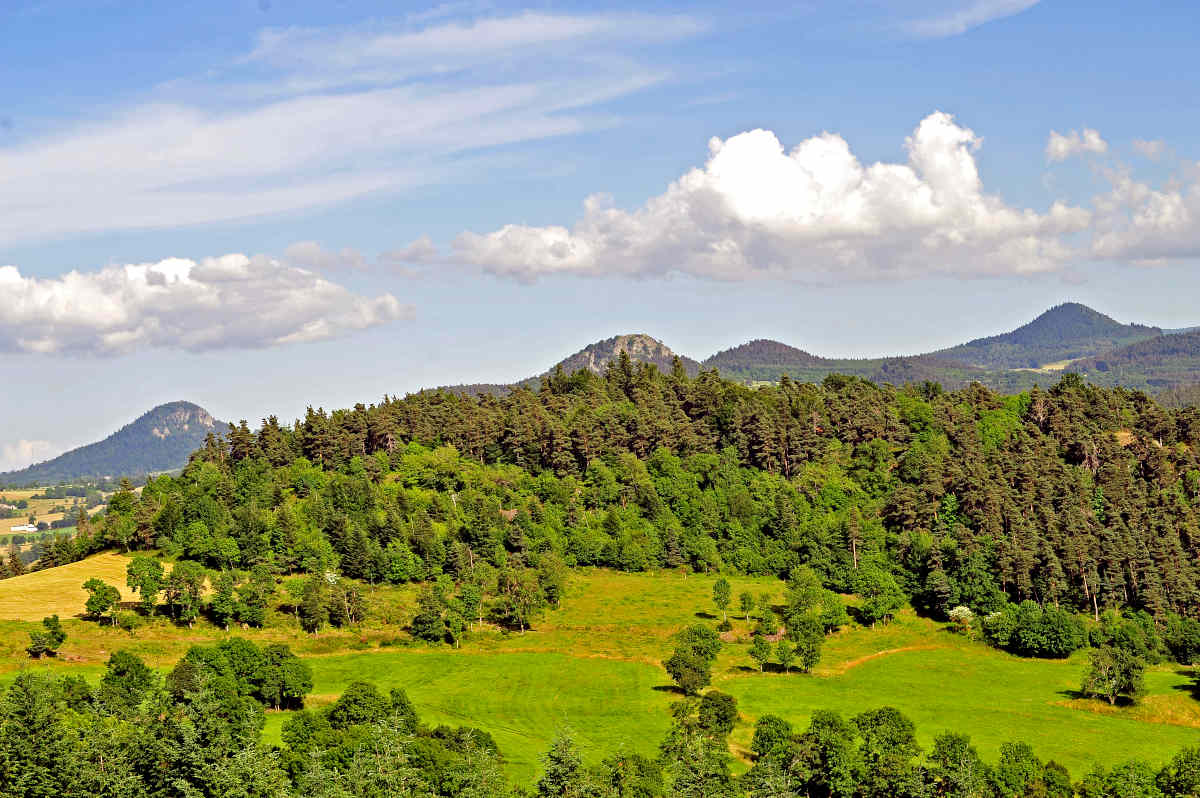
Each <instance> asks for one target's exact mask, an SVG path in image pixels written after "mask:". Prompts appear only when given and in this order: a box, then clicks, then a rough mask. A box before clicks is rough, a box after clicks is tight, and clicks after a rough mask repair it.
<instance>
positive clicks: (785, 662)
mask: <svg viewBox="0 0 1200 798" xmlns="http://www.w3.org/2000/svg"><path fill="white" fill-rule="evenodd" d="M775 656H777V657H779V667H781V668H783V672H784V673H788V672H789V671H790V670H791V669H792V663H793V662H795V661H796V648H795V646H793V645H792V644H791V643H789V642H788V640H787V638H784V639H783V640H780V641H779V646H778V647H777V648H776V649H775Z"/></svg>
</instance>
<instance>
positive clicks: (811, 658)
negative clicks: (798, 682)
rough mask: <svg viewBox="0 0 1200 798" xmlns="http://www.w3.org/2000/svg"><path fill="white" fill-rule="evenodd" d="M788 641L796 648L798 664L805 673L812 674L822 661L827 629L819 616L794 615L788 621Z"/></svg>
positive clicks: (795, 653)
mask: <svg viewBox="0 0 1200 798" xmlns="http://www.w3.org/2000/svg"><path fill="white" fill-rule="evenodd" d="M787 639H788V640H789V641H791V642H792V643H793V644H794V646H795V649H794V655H795V658H796V664H797V666H798V667H799V668H800V670H802V671H803V672H805V673H808V672H810V671H811V670H812V669H813V668H814V667H816V665H817V663H818V662H820V661H821V648H822V646H823V645H824V643H825V629H824V627H823V626H822V624H821V620H820V619H819V618H818V617H817V616H814V615H793V616H792V617H791V619H790V620H789V621H788V633H787ZM784 669H785V670H786V669H787V668H786V666H785V668H784Z"/></svg>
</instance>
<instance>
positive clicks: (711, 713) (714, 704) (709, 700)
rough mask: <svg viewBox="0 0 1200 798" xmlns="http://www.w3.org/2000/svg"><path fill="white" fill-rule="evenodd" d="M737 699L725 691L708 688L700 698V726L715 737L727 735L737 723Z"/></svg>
mask: <svg viewBox="0 0 1200 798" xmlns="http://www.w3.org/2000/svg"><path fill="white" fill-rule="evenodd" d="M737 719H738V711H737V699H736V698H734V697H733V696H731V695H728V694H727V693H722V692H719V691H717V690H709V691H708V692H707V693H705V694H704V696H703V697H702V698H701V699H700V709H699V714H698V720H699V723H700V728H701V729H703V730H704V731H705V732H706V733H708V734H711V735H713V736H715V737H727V736H728V735H729V733H730V732H731V731H733V725H734V724H735V723H737Z"/></svg>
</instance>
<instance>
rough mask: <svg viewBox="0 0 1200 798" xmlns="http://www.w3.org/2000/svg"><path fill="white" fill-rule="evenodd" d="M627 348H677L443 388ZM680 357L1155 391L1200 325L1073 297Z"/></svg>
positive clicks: (1193, 362)
mask: <svg viewBox="0 0 1200 798" xmlns="http://www.w3.org/2000/svg"><path fill="white" fill-rule="evenodd" d="M621 351H625V352H628V353H629V356H630V357H631V358H632V359H633V360H634V361H637V362H645V363H653V364H654V365H655V366H657V367H658V368H659V369H660V370H661V371H669V370H670V369H671V366H672V363H673V361H674V358H675V357H676V353H675V352H674V351H672V350H671V348H670V347H668V346H667V345H666V344H665V343H663V342H662V341H660V340H658V339H657V338H652V337H650V336H648V335H644V334H634V335H617V336H613V337H612V338H607V339H605V340H603V341H597V342H596V343H594V344H591V345H589V346H586V347H584V348H583V349H581V350H580V351H578V352H576V353H575V354H573V355H571V356H569V357H567V358H564V359H563V360H561V361H560V362H559V363H557V364H556V365H555V366H552V367H551V368H550V369H548V370H547V371H544V372H542V373H541V374H538V375H537V376H533V377H528V378H526V379H523V380H518V381H517V382H514V383H510V384H475V385H455V386H449V387H447V388H445V389H444V390H449V391H452V392H455V393H465V394H469V395H473V396H474V395H479V394H484V393H490V394H493V395H497V396H500V395H504V394H506V393H508V392H509V391H510V390H512V388H513V386H516V385H523V386H525V387H528V388H531V389H536V388H537V387H538V385H539V383H540V381H541V379H542V378H543V377H545V376H547V375H548V374H550V373H552V372H553V371H554V370H555V369H556V368H559V367H561V368H562V370H563V371H565V372H567V373H571V372H574V371H578V370H580V369H588V370H590V371H593V372H596V373H600V372H602V371H603V370H604V367H605V366H606V365H607V364H608V362H609V361H610V360H612V359H613V358H615V357H616V356H617V355H618V353H620V352H621ZM679 358H680V360H681V362H682V363H683V365H684V368H685V369H686V370H687V372H688V374H691V375H695V374H696V373H697V372H699V371H700V370H701V369H716V370H717V371H718V372H720V374H721V376H723V377H726V378H728V379H732V380H737V381H740V382H745V383H747V384H754V383H759V382H778V381H779V379H780V378H781V377H782V376H783V375H785V374H786V375H787V376H788V377H789V378H791V379H793V380H796V381H798V382H819V381H820V380H823V379H824V378H825V377H827V376H829V375H830V374H846V375H850V376H855V377H862V378H864V379H868V380H871V381H873V382H877V383H885V382H886V383H892V384H893V385H902V384H907V383H914V382H925V381H930V382H938V383H941V384H942V385H943V386H944V387H945V388H948V389H955V388H960V387H962V386H964V385H968V384H970V383H972V382H979V383H982V384H983V385H986V386H988V387H989V388H993V389H995V390H998V391H1003V392H1017V391H1023V390H1027V389H1029V388H1031V387H1033V386H1034V385H1043V386H1045V385H1049V384H1051V383H1053V382H1056V381H1057V380H1058V376H1059V374H1060V373H1061V372H1062V371H1064V370H1070V371H1077V372H1080V373H1081V374H1085V376H1086V377H1087V379H1089V380H1091V381H1093V382H1095V383H1097V384H1100V385H1105V386H1114V385H1123V386H1126V387H1130V388H1138V389H1142V390H1147V391H1153V392H1157V391H1162V390H1166V389H1168V388H1174V387H1180V386H1186V385H1191V384H1196V383H1200V329H1198V328H1192V327H1185V328H1178V329H1166V330H1164V329H1161V328H1159V327H1153V326H1149V325H1144V324H1122V323H1121V322H1118V321H1116V320H1115V319H1113V318H1111V317H1109V316H1106V315H1105V314H1103V313H1100V312H1098V311H1096V310H1093V309H1092V308H1089V307H1087V306H1086V305H1081V304H1079V303H1077V302H1067V303H1065V304H1062V305H1058V306H1056V307H1053V308H1050V309H1049V310H1047V311H1046V312H1044V313H1042V314H1041V315H1039V316H1038V317H1037V318H1035V319H1033V320H1032V321H1030V322H1029V323H1028V324H1025V325H1023V326H1021V327H1018V328H1017V329H1015V330H1012V331H1011V332H1006V333H1002V334H999V335H993V336H989V337H986V338H977V339H975V340H973V341H968V342H967V343H964V344H959V345H957V346H952V347H949V348H947V349H941V350H938V351H935V352H928V353H924V354H916V355H903V356H893V357H877V358H827V357H821V356H820V355H815V354H812V353H811V352H808V351H806V350H803V349H799V348H797V347H794V346H791V345H789V344H786V343H783V342H780V341H772V340H768V339H762V338H759V339H755V340H752V341H748V342H746V343H744V344H741V345H740V346H735V347H732V348H730V349H725V350H722V351H720V352H717V353H716V354H714V355H712V356H710V357H708V358H706V359H705V360H703V361H700V362H697V361H695V360H693V359H691V358H689V357H685V356H682V355H679Z"/></svg>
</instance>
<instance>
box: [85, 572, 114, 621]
mask: <svg viewBox="0 0 1200 798" xmlns="http://www.w3.org/2000/svg"><path fill="white" fill-rule="evenodd" d="M83 589H84V590H86V591H87V592H88V598H87V602H86V603H85V604H84V605H83V606H84V609H85V610H87V614H88V615H90V616H92V617H93V618H95V619H96V620H100V619H101V618H103V617H104V616H105V615H106V614H108V613H109V612H111V611H112V610H113V609H114V608H115V607H116V606H117V602H118V601H120V600H121V591H119V590H117V589H116V588H115V587H113V586H112V585H110V584H108V583H107V582H105V581H103V580H101V579H97V578H96V577H94V576H93V577H92V578H91V579H89V580H87V581H86V582H84V583H83ZM110 620H111V619H110Z"/></svg>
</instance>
